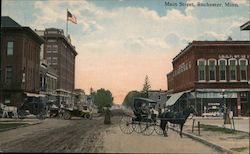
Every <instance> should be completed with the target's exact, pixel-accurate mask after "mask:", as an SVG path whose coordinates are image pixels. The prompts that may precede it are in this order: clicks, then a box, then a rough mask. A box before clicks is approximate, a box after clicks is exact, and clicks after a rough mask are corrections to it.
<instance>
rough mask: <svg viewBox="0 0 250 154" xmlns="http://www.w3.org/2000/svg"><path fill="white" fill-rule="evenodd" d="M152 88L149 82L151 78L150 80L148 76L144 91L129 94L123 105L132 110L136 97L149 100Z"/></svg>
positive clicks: (134, 91)
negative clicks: (149, 92)
mask: <svg viewBox="0 0 250 154" xmlns="http://www.w3.org/2000/svg"><path fill="white" fill-rule="evenodd" d="M150 88H151V85H150V82H149V78H148V75H146V77H145V80H144V84H143V88H142V91H136V90H133V91H130V92H128V94H127V95H126V97H125V99H124V101H123V103H122V104H123V105H124V106H126V107H129V108H131V107H132V105H133V101H134V98H135V97H144V98H148V91H149V90H150Z"/></svg>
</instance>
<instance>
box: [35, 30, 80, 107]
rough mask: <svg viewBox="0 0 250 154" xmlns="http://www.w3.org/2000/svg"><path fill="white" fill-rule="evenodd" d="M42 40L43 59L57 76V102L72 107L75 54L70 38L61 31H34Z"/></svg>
mask: <svg viewBox="0 0 250 154" xmlns="http://www.w3.org/2000/svg"><path fill="white" fill-rule="evenodd" d="M35 31H36V32H37V33H38V34H39V35H40V36H41V37H43V39H44V40H45V43H44V50H43V57H44V59H46V61H47V63H48V65H49V66H50V67H52V68H54V69H55V71H56V75H57V90H56V92H57V96H58V97H57V101H58V102H59V103H61V102H63V103H66V104H68V105H69V106H73V104H74V97H75V94H74V93H73V92H74V89H75V57H76V55H77V52H76V50H75V46H73V45H72V44H71V40H70V37H69V36H68V37H65V36H64V32H63V30H62V29H57V28H47V29H45V30H35Z"/></svg>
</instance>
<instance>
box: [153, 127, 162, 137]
mask: <svg viewBox="0 0 250 154" xmlns="http://www.w3.org/2000/svg"><path fill="white" fill-rule="evenodd" d="M154 127H155V128H154V130H155V132H156V134H158V135H163V130H162V129H161V127H160V126H159V125H158V124H156V125H155V126H154Z"/></svg>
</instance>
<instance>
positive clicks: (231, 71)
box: [229, 59, 237, 81]
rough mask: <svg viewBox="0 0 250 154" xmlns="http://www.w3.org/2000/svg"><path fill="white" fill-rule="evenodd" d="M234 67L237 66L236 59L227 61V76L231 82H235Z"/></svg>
mask: <svg viewBox="0 0 250 154" xmlns="http://www.w3.org/2000/svg"><path fill="white" fill-rule="evenodd" d="M236 65H237V60H236V59H229V76H230V80H232V81H235V80H236Z"/></svg>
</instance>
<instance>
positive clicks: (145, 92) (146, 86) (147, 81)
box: [142, 75, 151, 98]
mask: <svg viewBox="0 0 250 154" xmlns="http://www.w3.org/2000/svg"><path fill="white" fill-rule="evenodd" d="M150 88H151V86H150V82H149V79H148V75H146V77H145V81H144V84H143V88H142V92H143V93H144V94H145V95H146V97H147V98H148V91H149V90H150Z"/></svg>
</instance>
